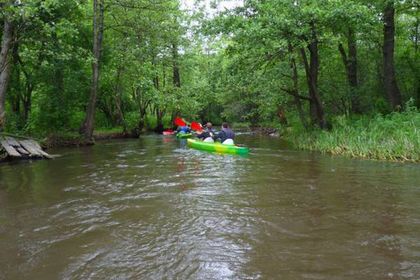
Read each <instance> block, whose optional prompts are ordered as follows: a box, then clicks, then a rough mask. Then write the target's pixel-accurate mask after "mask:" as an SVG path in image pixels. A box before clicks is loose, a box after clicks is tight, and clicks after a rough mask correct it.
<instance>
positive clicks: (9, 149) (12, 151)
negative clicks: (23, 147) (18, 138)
mask: <svg viewBox="0 0 420 280" xmlns="http://www.w3.org/2000/svg"><path fill="white" fill-rule="evenodd" d="M0 144H1V145H2V146H3V148H4V149H5V150H6V153H8V154H9V156H11V157H22V156H21V155H20V154H19V153H18V152H17V151H16V150H15V148H13V147H12V146H10V145H9V143H8V142H7V141H6V140H1V141H0Z"/></svg>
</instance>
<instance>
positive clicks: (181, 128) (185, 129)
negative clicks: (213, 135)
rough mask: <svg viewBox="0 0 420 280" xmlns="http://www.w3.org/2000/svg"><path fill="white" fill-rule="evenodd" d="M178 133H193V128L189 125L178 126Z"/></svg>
mask: <svg viewBox="0 0 420 280" xmlns="http://www.w3.org/2000/svg"><path fill="white" fill-rule="evenodd" d="M176 133H177V134H178V133H191V128H190V127H189V126H188V125H184V126H178V128H177V130H176Z"/></svg>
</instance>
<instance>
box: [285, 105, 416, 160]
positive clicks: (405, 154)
mask: <svg viewBox="0 0 420 280" xmlns="http://www.w3.org/2000/svg"><path fill="white" fill-rule="evenodd" d="M333 125H334V129H333V130H332V131H320V130H315V131H312V132H303V131H302V130H298V129H297V130H294V131H289V132H288V134H287V138H288V139H289V140H290V141H291V142H292V143H293V144H294V145H295V146H296V147H297V148H301V149H306V150H313V151H321V152H323V153H329V154H335V155H336V154H338V155H347V156H351V157H358V158H368V159H378V160H395V161H413V162H419V161H420V129H419V128H420V112H418V111H417V110H416V109H408V110H407V111H405V112H402V113H396V112H394V113H392V114H389V115H385V116H384V115H381V114H377V115H375V116H373V117H369V116H364V117H358V118H349V117H345V116H339V117H336V118H335V119H334V124H333Z"/></svg>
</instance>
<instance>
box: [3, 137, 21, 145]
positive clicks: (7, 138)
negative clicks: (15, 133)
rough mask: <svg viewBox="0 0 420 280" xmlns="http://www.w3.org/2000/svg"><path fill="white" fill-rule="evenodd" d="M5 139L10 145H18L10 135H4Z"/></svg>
mask: <svg viewBox="0 0 420 280" xmlns="http://www.w3.org/2000/svg"><path fill="white" fill-rule="evenodd" d="M5 139H6V140H7V142H8V143H9V145H10V146H13V147H20V144H19V143H18V141H16V140H15V139H14V138H12V137H5Z"/></svg>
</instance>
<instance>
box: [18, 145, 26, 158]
mask: <svg viewBox="0 0 420 280" xmlns="http://www.w3.org/2000/svg"><path fill="white" fill-rule="evenodd" d="M16 150H17V151H18V152H19V153H20V154H21V155H25V156H28V155H29V152H28V151H27V150H25V149H24V148H22V147H21V146H20V145H19V147H17V148H16Z"/></svg>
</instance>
